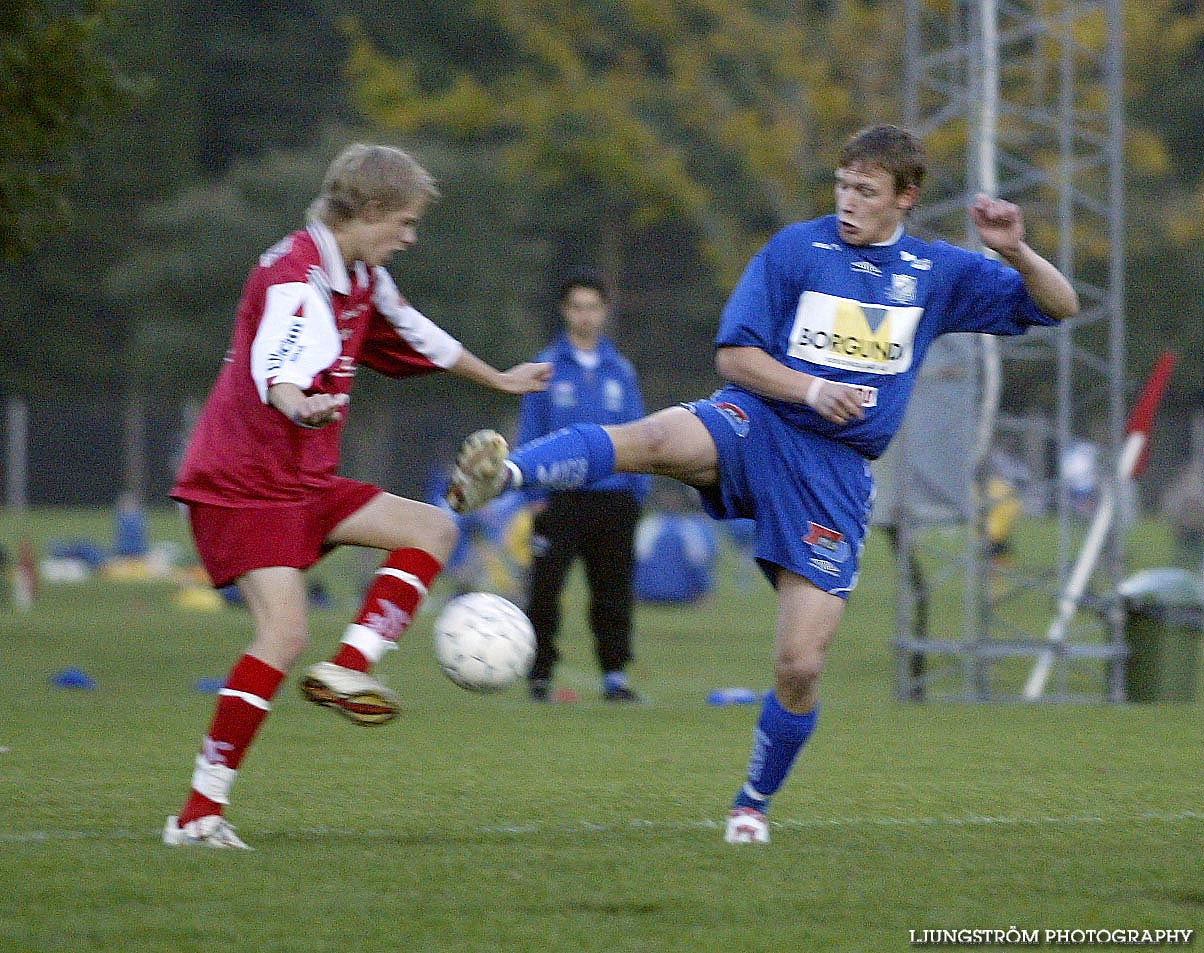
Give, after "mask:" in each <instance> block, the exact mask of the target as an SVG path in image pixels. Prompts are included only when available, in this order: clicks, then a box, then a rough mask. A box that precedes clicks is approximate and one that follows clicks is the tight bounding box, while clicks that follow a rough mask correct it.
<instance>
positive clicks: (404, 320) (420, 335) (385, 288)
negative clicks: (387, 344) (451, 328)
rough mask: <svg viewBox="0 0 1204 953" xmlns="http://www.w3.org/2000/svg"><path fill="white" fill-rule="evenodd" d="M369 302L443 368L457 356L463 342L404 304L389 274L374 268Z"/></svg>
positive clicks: (399, 331)
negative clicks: (373, 282)
mask: <svg viewBox="0 0 1204 953" xmlns="http://www.w3.org/2000/svg"><path fill="white" fill-rule="evenodd" d="M375 271H376V288H375V291H374V292H373V302H372V303H373V304H375V305H376V310H377V311H379V312H380V313H381V314H383V315H384V316H385V318H386V319H388V321H389V323H390V324H391V325H393V330H394V331H396V332H397V335H398V337H400V338H401V339H402V340H403V341H405V342H406V343H407V344H408V345H409V346H410V347H412V348H413V349H414V350H415V351H417V352H418V353H419V354H421V355H422V356H423V357H425V358H426V359H427V360H429V361H430V362H431V363H432V364H434V365H436V366H437V367H442V368H444V369H445V370H446V369H447V368H449V367H451V366H452V365H453V364H455V363H456V361H458V360H460V355H461V354H463V353H464V345H463V344H461V343H460V342H459V341H457V340H456V339H455V338H454V337H452V336H451V335H450V334H448V333H447V332H446V331H444V330H443V329H442V328H441V327H439V326H438V325H437V324H435V322H434V321H432V320H431V319H430V318H428V317H427V316H426V315H424V314H423V313H422V312H421V311H419V310H418V309H417V308H414V307H411V306H410V305H408V304H406V302H404V301H403V300H402V298H401V293H400V292H399V291H398V290H397V285H396V284H394V283H393V278H392V276H391V275H390V274H389V273H388V272H387V271H385V269H383V268H377V269H375Z"/></svg>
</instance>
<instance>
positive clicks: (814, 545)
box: [803, 520, 852, 563]
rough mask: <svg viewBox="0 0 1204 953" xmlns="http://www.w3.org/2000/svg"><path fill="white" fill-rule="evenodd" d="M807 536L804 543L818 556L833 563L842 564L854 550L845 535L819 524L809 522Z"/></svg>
mask: <svg viewBox="0 0 1204 953" xmlns="http://www.w3.org/2000/svg"><path fill="white" fill-rule="evenodd" d="M807 527H808V530H807V535H806V536H804V537H803V542H804V543H806V544H807V545H808V546H810V547H811V551H812V552H814V553H815V554H816V555H817V556H819V557H822V558H823V559H826V560H828V561H829V562H833V563H842V562H844V561H845V560H846V559H848V558H849V555H850V554H851V552H852V549H851V548H850V547H849V544H848V542H847V541H846V540H845V538H844V533H838V532H836V530H834V529H829V528H828V527H826V526H821V525H820V524H819V523H812V522H811V521H810V520H808V521H807Z"/></svg>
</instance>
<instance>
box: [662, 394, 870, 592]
mask: <svg viewBox="0 0 1204 953" xmlns="http://www.w3.org/2000/svg"><path fill="white" fill-rule="evenodd" d="M682 406H683V407H685V408H686V409H687V410H690V411H692V412H693V413H694V414H696V415H697V416H698V419H699V420H701V421H702V422H703V424H705V425H706V428H707V430H708V431H710V434H711V439H712V440H714V441H715V448H716V450H717V451H718V454H719V485H718V486H714V487H702V488H700V490H699V492H700V493H701V494H702V504H703V507H704V508H705V509H706V511H707V513H708V514H710V515H711V516H713V517H714V518H715V519H735V518H737V517H751V518H752V519H754V520H755V521H756V532H755V549H754V555H755V556H756V559H757V562H758V563H759V564H760V566H761V569H762V571H763V572H764V573H765V575H766V576H767V577H768V578H769V581H770V582H771V583H774V582H776V576H777V567H782V568H784V569H788V570H789V571H790V572H793V573H796V574H798V575H800V576H804V577H806V578H807V579H809V580H810V581H811V582H813V583H815V585H817V586H818V587H819V588H820V589H823V590H824V591H825V592H830V593H832V594H833V595H837V596H841V597H842V598H846V599H847V598H848V596H849V593H850V592H852V591H853V587H854V586H855V585H857V570H858V567H859V566H860V563H861V549H862V546H863V545H864V544H865V537H866V532H867V527H868V525H869V515H870V507H871V506H872V505H873V499H874V479H873V477H872V476H871V474H870V467H869V463H868V461H867V460H866V459H865V457H863V456H862V455H861V454H860V453H858V452H857V451H856V450H853V449H852V448H850V447H846V446H845V445H844V444H842V443H837V442H836V441H834V440H831V439H830V438H828V437H822V436H820V435H819V434H815V433H811V432H810V431H807V430H801V429H799V428H798V427H795V426H793V425H791V424H789V423H787V422H786V421H784V420H783V419H782V418H781V417H779V416H778V415H777V414H776V413H774V411H773V410H772V409H771V408H769V407H768V406H766V404H765V403H764V402H762V401H761V400H760V399H759V398H757V397H756V396H754V395H752V394H750V393H748V392H747V391H744V390H741V389H739V388H734V387H725V388H724V389H723V390H719V391H716V392H715V393H714V394H712V395H711V396H710V397H709V398H707V399H705V400H696V401H693V402H692V403H688V404H683V405H682Z"/></svg>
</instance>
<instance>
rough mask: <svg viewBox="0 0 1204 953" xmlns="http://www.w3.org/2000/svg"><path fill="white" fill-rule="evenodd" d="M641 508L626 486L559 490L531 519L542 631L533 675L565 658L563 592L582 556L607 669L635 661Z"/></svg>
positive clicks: (536, 616) (532, 604) (533, 609)
mask: <svg viewBox="0 0 1204 953" xmlns="http://www.w3.org/2000/svg"><path fill="white" fill-rule="evenodd" d="M639 516H640V507H639V504H638V503H637V502H636V500H635V497H634V496H632V495H631V494H630V493H627V492H623V491H614V490H611V491H588V490H575V491H570V492H563V493H554V494H552V496H551V497H550V498H549V499H548V506H547V508H546V509H545V510H544V511H543V512H541V513H539V514H538V515H537V516H536V517H535V519H534V522H533V524H532V549H533V555H532V560H531V582H530V588H529V598H528V604H527V615H528V616H529V617H530V619H531V625H532V626H533V627H534V629H535V646H536V648H535V661H534V662H533V663H532V665H531V674H530V677H531V678H532V679H537V678H539V679H545V678H551V676H552V670H553V669H554V668H555V666H556V662H557V661H558V660H559V658H560V653H559V652H558V651H557V648H556V640H557V636H558V635H559V633H560V596H561V592H562V590H563V589H564V583H565V579H566V578H567V576H568V573H569V570H570V569H571V568H572V565H573V562H574V560H576V559H577V558H578V557H580V559H581V562H582V564H583V565H584V567H585V578H586V581H587V583H588V587H589V593H590V597H589V624H590V629H591V630H592V631H593V634H594V648H595V652H596V654H597V658H598V664H599V666H600V667H601V669H602V671H603V672H613V671H622V670H623V669H625V668H626V667H627V663H628V662H629V661H631V657H632V656H631V608H632V576H633V570H634V562H635V554H634V544H635V527H636V523H637V522H638V521H639Z"/></svg>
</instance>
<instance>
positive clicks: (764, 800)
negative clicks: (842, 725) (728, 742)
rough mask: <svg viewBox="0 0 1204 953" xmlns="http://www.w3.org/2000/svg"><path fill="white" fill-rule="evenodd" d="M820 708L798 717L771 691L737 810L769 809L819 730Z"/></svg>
mask: <svg viewBox="0 0 1204 953" xmlns="http://www.w3.org/2000/svg"><path fill="white" fill-rule="evenodd" d="M817 721H819V706H818V705H816V706H815V707H814V708H812V709H811V711H809V712H807V713H806V714H805V715H796V714H794V713H793V712H789V711H787V710H786V709H785V708H783V707H782V706H781V704H779V702H778V699H777V696H776V695H775V694H774V693H773V692H769V693H768V694H767V695H766V696H765V701H764V703H763V704H762V706H761V718H760V720H759V721H758V722H757V730H756V733H755V734H754V736H753V750H752V756H751V757H750V758H749V762H748V783H746V784H745V785H744V787H742V788H741V789H740V793H739V794H737V795H736V800H735V802H734V804H733V807H751V808H755V809H756V810H758V811H765V810H767V809H768V808H769V799H770V798H771V797H772V796H773V795H774V794H776V793H777V790H778V788H780V787H781V786H782V782H784V781H785V780H786V775H788V774H789V773H790V768H791V766H792V765H793V764H794V759H795V758H797V757H798V753H799V752H800V751H801V750H802V748H803V745H804V744H806V742H807V739H808V738H810V737H811V734H812V733H813V732H814V731H815V724H816V722H817Z"/></svg>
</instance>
